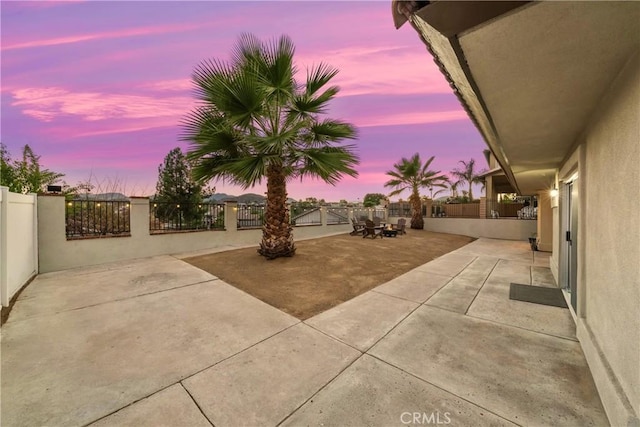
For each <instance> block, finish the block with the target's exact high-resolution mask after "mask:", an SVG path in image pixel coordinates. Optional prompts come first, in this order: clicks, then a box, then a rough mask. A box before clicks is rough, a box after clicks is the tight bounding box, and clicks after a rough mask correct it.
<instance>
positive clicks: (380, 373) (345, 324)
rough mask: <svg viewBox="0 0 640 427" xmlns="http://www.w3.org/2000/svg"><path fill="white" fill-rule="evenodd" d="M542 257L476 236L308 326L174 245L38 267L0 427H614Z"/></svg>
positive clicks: (10, 364) (8, 356)
mask: <svg viewBox="0 0 640 427" xmlns="http://www.w3.org/2000/svg"><path fill="white" fill-rule="evenodd" d="M510 282H517V283H523V284H533V285H538V286H554V284H553V277H551V274H550V272H549V269H548V255H547V254H544V253H540V252H535V253H534V252H531V251H530V249H529V245H528V243H526V242H512V241H501V240H491V239H479V240H477V241H475V242H473V243H471V244H469V245H467V246H465V247H463V248H461V249H459V250H457V251H454V252H451V253H449V254H446V255H444V256H442V257H440V258H438V259H436V260H433V261H432V262H430V263H428V264H424V265H422V266H420V267H418V268H416V269H414V270H412V271H410V272H408V273H406V274H404V275H402V276H400V277H398V278H396V279H394V280H392V281H390V282H387V283H385V284H383V285H381V286H378V287H377V288H375V289H373V290H371V291H369V292H367V293H364V294H362V295H360V296H358V297H356V298H354V299H352V300H350V301H347V302H345V303H343V304H341V305H339V306H337V307H334V308H332V309H330V310H328V311H325V312H324V313H321V314H319V315H317V316H315V317H312V318H310V319H307V320H306V321H304V322H301V321H299V320H298V319H296V318H294V317H292V316H289V315H287V314H285V313H283V312H281V311H279V310H277V309H275V308H273V307H271V306H269V305H267V304H265V303H263V302H261V301H259V300H257V299H255V298H253V297H251V296H250V295H248V294H245V293H243V292H241V291H239V290H237V289H235V288H234V287H232V286H230V285H228V284H226V283H224V282H223V281H221V280H219V279H218V278H216V277H214V276H212V275H210V274H208V273H206V272H203V271H201V270H199V269H197V268H195V267H193V266H191V265H189V264H186V263H184V262H182V261H180V260H179V259H177V258H176V257H171V256H160V257H154V258H148V259H143V260H136V261H132V262H128V263H118V264H110V265H103V266H98V267H91V268H83V269H77V270H71V271H63V272H57V273H49V274H43V275H40V276H38V277H37V278H36V279H35V280H34V282H33V283H32V284H31V285H30V286H29V287H28V288H27V289H26V290H25V291H24V292H23V293H22V295H21V296H20V298H19V300H18V301H17V303H16V305H15V306H14V308H13V311H12V313H11V316H10V318H9V321H8V322H7V323H6V324H5V325H4V326H3V328H2V347H1V358H2V371H1V373H2V389H1V391H2V403H1V416H2V419H1V421H2V425H3V426H41V425H48V426H58V425H65V426H66V425H94V426H122V425H131V426H142V425H149V426H160V425H167V426H200V425H202V426H210V425H215V426H236V425H247V426H258V425H259V426H265V425H286V426H299V425H336V426H346V425H353V426H361V425H371V426H388V425H424V424H429V423H430V424H436V423H440V424H449V425H453V426H467V425H469V426H478V425H535V426H538V425H553V426H565V425H566V426H588V425H593V426H601V425H608V421H607V418H606V416H605V414H604V411H603V409H602V405H601V403H600V399H599V397H598V395H597V392H596V389H595V385H594V383H593V380H592V377H591V374H590V372H589V369H588V367H587V365H586V362H585V359H584V356H583V354H582V351H581V349H580V345H579V343H578V342H577V341H576V338H575V326H574V323H573V320H572V318H571V314H570V312H569V310H567V309H562V308H557V307H548V306H542V305H537V304H531V303H526V302H520V301H512V300H509V283H510Z"/></svg>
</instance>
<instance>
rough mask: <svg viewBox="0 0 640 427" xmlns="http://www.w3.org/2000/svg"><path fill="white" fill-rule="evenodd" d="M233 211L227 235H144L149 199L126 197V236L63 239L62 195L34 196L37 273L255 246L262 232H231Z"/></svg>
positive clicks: (315, 230)
mask: <svg viewBox="0 0 640 427" xmlns="http://www.w3.org/2000/svg"><path fill="white" fill-rule="evenodd" d="M234 218H235V214H234V213H233V211H230V212H229V215H225V220H226V231H201V232H185V233H167V234H156V235H151V234H149V200H148V199H147V198H133V199H131V236H128V237H106V238H96V239H80V240H67V239H66V236H65V201H64V198H63V197H55V196H54V197H51V196H41V197H38V240H39V246H38V249H39V257H40V273H47V272H50V271H57V270H66V269H69V268H76V267H82V266H89V265H98V264H104V263H107V262H115V261H122V260H129V259H135V258H143V257H149V256H156V255H169V254H183V253H186V252H195V251H205V250H209V249H216V248H229V247H245V246H256V247H257V246H258V244H259V243H260V239H261V238H262V230H260V229H251V230H238V231H236V230H235V221H234ZM351 230H352V226H351V225H349V224H340V225H325V226H308V227H294V229H293V235H294V238H295V239H296V240H301V239H308V238H314V237H321V236H327V235H331V234H339V233H346V232H348V231H351Z"/></svg>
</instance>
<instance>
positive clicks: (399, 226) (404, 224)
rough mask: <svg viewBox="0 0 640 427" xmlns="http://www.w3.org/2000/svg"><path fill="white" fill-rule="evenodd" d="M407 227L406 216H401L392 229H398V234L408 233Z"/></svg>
mask: <svg viewBox="0 0 640 427" xmlns="http://www.w3.org/2000/svg"><path fill="white" fill-rule="evenodd" d="M406 227H407V220H406V219H404V218H400V219H399V220H398V223H397V224H394V225H393V226H392V229H393V230H397V231H398V234H407V230H405V228H406Z"/></svg>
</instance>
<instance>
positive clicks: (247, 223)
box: [237, 205, 265, 229]
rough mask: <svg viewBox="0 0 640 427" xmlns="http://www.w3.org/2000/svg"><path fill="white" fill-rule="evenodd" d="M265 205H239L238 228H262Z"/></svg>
mask: <svg viewBox="0 0 640 427" xmlns="http://www.w3.org/2000/svg"><path fill="white" fill-rule="evenodd" d="M264 211H265V206H262V205H238V212H237V216H238V229H247V228H262V225H263V224H264Z"/></svg>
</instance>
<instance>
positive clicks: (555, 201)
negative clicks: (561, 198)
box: [549, 186, 559, 208]
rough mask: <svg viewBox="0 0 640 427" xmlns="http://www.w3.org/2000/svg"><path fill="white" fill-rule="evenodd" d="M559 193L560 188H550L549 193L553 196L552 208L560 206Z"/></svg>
mask: <svg viewBox="0 0 640 427" xmlns="http://www.w3.org/2000/svg"><path fill="white" fill-rule="evenodd" d="M558 194H559V193H558V189H557V188H556V187H555V186H554V187H553V188H552V189H551V190H549V195H550V196H551V208H557V207H558Z"/></svg>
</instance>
